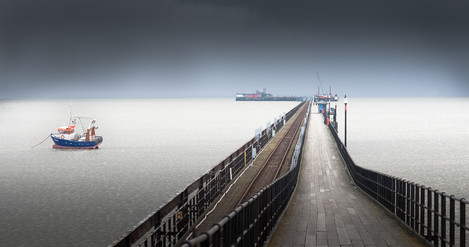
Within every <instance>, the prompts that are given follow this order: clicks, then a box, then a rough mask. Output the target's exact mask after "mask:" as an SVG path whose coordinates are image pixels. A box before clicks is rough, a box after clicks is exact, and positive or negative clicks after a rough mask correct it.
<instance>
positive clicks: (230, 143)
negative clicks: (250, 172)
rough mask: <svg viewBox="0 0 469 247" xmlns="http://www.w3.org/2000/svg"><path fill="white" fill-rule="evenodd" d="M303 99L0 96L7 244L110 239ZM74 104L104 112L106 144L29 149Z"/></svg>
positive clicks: (1, 206) (0, 175)
mask: <svg viewBox="0 0 469 247" xmlns="http://www.w3.org/2000/svg"><path fill="white" fill-rule="evenodd" d="M297 104H298V102H236V101H234V99H233V98H221V99H64V100H0V139H1V140H2V141H1V142H0V246H107V245H109V244H110V243H112V242H113V241H114V240H116V239H118V238H119V237H120V236H122V234H124V233H125V232H127V231H128V230H129V229H131V228H132V227H133V226H134V225H136V224H137V223H138V222H139V221H140V220H142V219H143V218H144V217H146V216H147V215H148V214H150V213H151V212H152V211H154V210H156V209H158V208H159V207H160V206H161V205H163V204H165V203H166V202H167V201H168V200H170V199H171V198H172V197H174V196H175V195H176V194H177V193H178V192H179V191H180V190H182V189H184V188H185V187H186V186H187V185H188V184H190V183H191V182H192V181H194V180H195V179H197V178H198V177H200V175H202V174H204V173H205V172H206V171H208V170H210V169H211V168H212V167H213V166H215V165H217V164H218V163H219V162H220V161H221V160H223V159H224V158H226V157H227V156H228V155H229V154H231V153H232V152H233V151H235V150H236V149H238V148H239V147H240V146H242V145H243V144H244V143H246V142H247V141H248V140H250V139H251V138H252V137H253V136H254V134H255V129H257V128H260V127H262V128H263V129H264V128H265V127H266V123H267V122H268V121H273V119H274V117H279V115H281V114H283V113H284V112H285V113H286V112H288V111H289V110H290V109H292V108H293V107H294V106H296V105H297ZM70 106H72V107H71V108H70ZM70 109H72V111H73V115H75V116H88V117H96V119H97V125H98V127H99V128H98V130H97V135H101V136H103V138H104V142H103V144H102V145H101V146H100V148H99V149H97V150H57V149H52V145H53V142H52V140H50V138H49V139H48V140H46V141H45V142H44V143H43V144H41V145H39V146H37V147H35V148H31V147H32V146H34V145H36V144H38V143H40V142H41V141H42V140H44V139H45V138H46V137H47V136H48V135H49V133H53V132H56V130H57V128H58V127H59V126H61V125H63V124H65V123H68V121H69V116H70ZM83 124H85V125H86V126H87V124H88V123H86V122H84V123H83ZM78 129H81V127H80V126H79V127H78Z"/></svg>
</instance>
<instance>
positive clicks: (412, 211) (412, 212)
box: [407, 182, 415, 230]
mask: <svg viewBox="0 0 469 247" xmlns="http://www.w3.org/2000/svg"><path fill="white" fill-rule="evenodd" d="M408 187H410V188H409V189H408V190H407V191H409V190H410V193H409V194H407V196H409V195H410V207H407V210H408V211H410V227H411V228H412V229H414V230H415V205H414V203H415V184H414V182H412V183H409V184H408Z"/></svg>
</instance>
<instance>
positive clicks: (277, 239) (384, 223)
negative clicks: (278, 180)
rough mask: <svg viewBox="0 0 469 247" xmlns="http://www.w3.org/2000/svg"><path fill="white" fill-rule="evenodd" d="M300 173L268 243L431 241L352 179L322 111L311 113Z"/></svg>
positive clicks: (419, 243)
mask: <svg viewBox="0 0 469 247" xmlns="http://www.w3.org/2000/svg"><path fill="white" fill-rule="evenodd" d="M298 179H299V180H298V184H297V187H296V191H295V193H294V194H293V197H292V199H291V201H290V204H289V206H288V207H287V209H285V212H284V215H283V216H282V218H281V219H280V220H279V222H278V224H277V227H276V229H274V231H273V233H272V234H271V236H270V242H269V244H268V246H270V247H274V246H282V247H283V246H425V244H424V242H423V241H421V239H419V238H417V237H416V236H415V235H413V234H412V233H411V232H410V231H409V230H407V229H406V228H405V226H403V225H401V224H400V223H398V221H397V220H396V219H395V218H394V217H393V216H392V215H391V214H390V213H388V212H386V211H385V210H384V209H383V208H382V207H380V206H379V205H378V204H376V203H375V202H373V201H372V199H370V198H369V197H368V196H367V195H365V193H363V192H361V191H360V190H359V189H358V188H356V187H355V186H354V185H353V184H352V182H351V178H350V176H349V175H348V173H347V170H346V169H345V164H344V162H343V160H342V158H341V156H340V154H339V152H338V150H337V148H336V145H335V142H334V140H333V138H332V136H331V134H330V133H329V130H328V129H327V126H325V125H324V123H323V120H322V115H320V114H314V113H313V114H311V115H310V121H309V122H308V128H307V132H306V141H305V147H304V149H303V160H302V163H301V172H300V175H299V178H298Z"/></svg>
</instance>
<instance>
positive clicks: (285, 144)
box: [238, 104, 308, 205]
mask: <svg viewBox="0 0 469 247" xmlns="http://www.w3.org/2000/svg"><path fill="white" fill-rule="evenodd" d="M307 110H308V107H307V104H305V106H303V109H302V110H301V112H299V115H298V116H297V118H296V119H295V121H294V122H293V124H292V125H290V128H289V129H288V131H287V133H286V134H285V135H284V136H283V137H282V139H281V140H280V141H279V142H278V143H277V145H276V146H275V148H274V150H273V151H272V153H271V154H270V156H269V157H268V158H267V160H266V161H265V162H264V164H262V167H261V169H259V171H258V172H257V174H256V176H255V177H254V179H253V180H252V181H251V183H250V184H249V186H248V188H247V189H246V191H245V192H244V194H243V196H241V199H240V200H239V202H238V205H239V204H241V203H243V202H244V201H245V200H246V199H248V198H249V197H250V196H252V195H253V194H254V193H256V192H257V191H259V190H260V189H262V188H263V187H265V186H266V185H268V184H269V183H271V182H272V181H274V180H275V179H277V178H278V177H279V176H280V175H281V170H282V168H283V167H284V166H285V165H287V163H288V162H287V161H288V154H289V153H290V147H291V146H292V143H293V141H294V139H295V136H296V134H297V133H298V131H299V130H300V127H301V123H302V121H303V119H304V117H305V115H306V112H307Z"/></svg>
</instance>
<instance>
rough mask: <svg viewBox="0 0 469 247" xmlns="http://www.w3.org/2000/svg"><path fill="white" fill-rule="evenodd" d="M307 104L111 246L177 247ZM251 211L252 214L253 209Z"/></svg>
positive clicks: (194, 183)
mask: <svg viewBox="0 0 469 247" xmlns="http://www.w3.org/2000/svg"><path fill="white" fill-rule="evenodd" d="M304 104H305V102H302V103H300V104H298V106H296V107H295V108H293V109H292V110H290V111H289V112H288V113H287V114H286V115H285V116H284V118H285V119H283V118H282V119H279V121H277V122H275V123H273V124H271V125H270V126H268V128H266V129H264V130H263V131H262V132H261V133H259V136H256V137H254V138H252V139H251V140H249V141H248V142H247V143H246V144H244V145H243V146H242V147H240V148H239V149H238V150H236V151H235V152H234V153H232V154H231V155H230V156H228V157H227V158H226V159H225V160H223V161H222V162H220V163H219V164H218V165H217V166H215V167H214V168H212V169H211V170H210V171H208V172H207V173H205V174H204V175H202V176H201V177H200V178H198V179H197V180H195V181H194V182H193V183H191V184H190V185H188V186H187V188H185V189H184V190H182V192H180V193H179V194H178V195H176V196H175V197H173V198H172V199H171V200H170V201H168V202H167V203H166V204H165V205H163V206H161V207H160V208H159V209H158V210H156V211H154V212H153V213H151V214H150V215H148V216H147V217H146V218H145V219H143V220H141V221H140V222H139V223H138V224H137V225H136V226H134V227H133V229H131V230H130V231H128V232H127V233H126V234H124V235H123V236H122V237H121V238H119V239H118V240H116V241H114V242H113V243H112V244H111V245H110V246H116V247H123V246H125V247H128V246H165V247H168V246H176V245H177V244H178V243H179V242H180V241H182V239H181V238H182V237H183V236H184V235H185V234H187V233H188V232H189V231H190V229H191V228H192V227H193V226H194V224H196V222H197V220H199V218H200V217H201V216H203V215H204V213H205V211H206V210H207V209H208V208H209V207H210V205H211V203H212V202H214V201H215V199H216V198H217V197H218V196H219V195H220V194H221V193H222V191H223V190H224V189H225V188H226V186H227V185H228V184H229V183H230V182H231V180H232V179H233V178H234V177H235V176H236V175H238V174H239V173H240V172H241V171H242V170H243V168H244V167H245V166H246V164H249V162H251V161H252V159H253V158H252V151H253V148H255V149H256V151H257V152H259V150H262V149H263V148H264V146H265V145H266V144H267V143H268V142H269V140H271V139H272V137H273V135H272V129H275V130H276V131H279V130H280V129H281V128H282V127H283V121H282V120H285V121H288V120H289V119H290V118H291V117H292V116H293V115H294V114H295V113H296V112H297V110H298V109H300V108H301V106H303V105H304ZM277 190H280V189H279V188H276V190H275V192H277ZM283 193H286V192H283ZM270 199H271V198H270V197H268V196H262V200H268V201H270ZM243 205H244V204H243ZM249 207H250V208H251V210H253V209H252V208H253V207H254V206H253V205H251V206H249ZM237 220H239V219H237Z"/></svg>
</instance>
